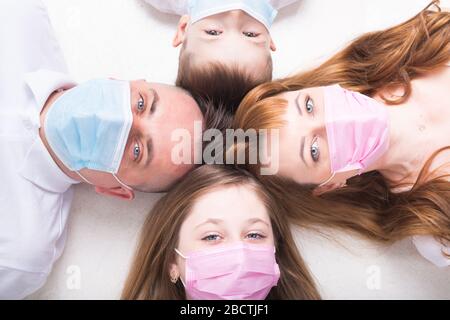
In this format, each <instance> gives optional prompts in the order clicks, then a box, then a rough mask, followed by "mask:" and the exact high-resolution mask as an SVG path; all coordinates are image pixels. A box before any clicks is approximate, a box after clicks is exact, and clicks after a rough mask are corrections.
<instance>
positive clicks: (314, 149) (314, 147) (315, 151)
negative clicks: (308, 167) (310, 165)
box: [311, 140, 320, 162]
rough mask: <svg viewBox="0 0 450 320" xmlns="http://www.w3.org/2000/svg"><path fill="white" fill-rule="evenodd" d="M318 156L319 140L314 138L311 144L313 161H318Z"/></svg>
mask: <svg viewBox="0 0 450 320" xmlns="http://www.w3.org/2000/svg"><path fill="white" fill-rule="evenodd" d="M319 157H320V149H319V142H318V141H317V140H316V141H314V143H313V144H312V146H311V158H312V159H313V160H314V162H317V161H319Z"/></svg>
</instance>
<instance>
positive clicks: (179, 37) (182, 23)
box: [172, 15, 190, 48]
mask: <svg viewBox="0 0 450 320" xmlns="http://www.w3.org/2000/svg"><path fill="white" fill-rule="evenodd" d="M189 20H190V19H189V16H188V15H184V16H182V17H181V18H180V20H179V21H178V26H177V32H176V33H175V37H174V38H173V41H172V45H173V46H174V47H175V48H176V47H178V46H179V45H180V44H182V43H183V42H184V40H185V37H186V30H187V27H188V25H189Z"/></svg>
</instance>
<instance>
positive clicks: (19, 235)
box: [0, 0, 77, 299]
mask: <svg viewBox="0 0 450 320" xmlns="http://www.w3.org/2000/svg"><path fill="white" fill-rule="evenodd" d="M0 47H1V50H0V70H1V71H0V299H21V298H24V297H26V296H27V295H29V294H31V293H32V292H34V291H36V290H37V289H39V288H40V287H41V286H42V285H43V284H44V283H45V281H46V278H47V276H48V274H49V273H50V271H51V269H52V265H53V263H54V262H55V261H56V260H57V259H58V257H59V256H60V255H61V253H62V249H63V247H64V242H65V230H66V228H65V226H66V222H67V218H68V214H69V209H70V204H71V201H72V193H73V192H72V188H70V187H71V185H73V184H75V183H77V182H76V181H74V180H72V179H70V178H69V177H67V176H66V175H65V174H64V173H63V172H62V171H61V170H60V169H59V167H58V166H57V165H56V164H55V162H54V161H53V159H52V158H51V156H50V154H49V153H48V151H47V149H46V148H45V146H44V144H43V143H42V141H41V139H40V137H39V131H38V130H39V127H40V120H39V114H40V111H41V109H42V107H43V106H44V104H45V102H46V100H47V99H48V97H49V95H50V94H51V93H52V92H53V91H55V90H56V89H58V88H61V87H67V88H69V87H72V86H74V85H75V83H74V82H73V81H72V80H71V79H69V78H68V76H67V75H66V72H67V68H66V65H65V63H64V59H63V55H62V53H61V51H60V49H59V46H58V43H57V41H56V39H55V37H54V34H53V30H52V27H51V25H50V22H49V20H48V15H47V12H46V9H45V6H44V5H43V4H42V3H41V1H40V0H21V1H17V0H1V1H0ZM43 69H46V70H43Z"/></svg>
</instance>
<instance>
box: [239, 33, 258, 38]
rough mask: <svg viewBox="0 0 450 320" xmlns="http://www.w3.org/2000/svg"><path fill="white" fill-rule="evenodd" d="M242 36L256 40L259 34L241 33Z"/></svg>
mask: <svg viewBox="0 0 450 320" xmlns="http://www.w3.org/2000/svg"><path fill="white" fill-rule="evenodd" d="M243 34H244V36H246V37H249V38H256V37H257V36H259V34H258V33H256V32H243Z"/></svg>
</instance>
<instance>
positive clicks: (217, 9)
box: [189, 0, 278, 30]
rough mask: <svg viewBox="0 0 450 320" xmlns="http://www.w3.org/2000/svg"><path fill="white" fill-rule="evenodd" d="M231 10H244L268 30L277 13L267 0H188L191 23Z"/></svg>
mask: <svg viewBox="0 0 450 320" xmlns="http://www.w3.org/2000/svg"><path fill="white" fill-rule="evenodd" d="M231 10H242V11H244V12H246V13H247V14H248V15H250V16H252V17H253V18H255V19H256V20H258V21H259V22H261V23H262V24H263V25H264V26H265V27H266V28H267V29H268V30H269V29H270V27H271V26H272V23H273V20H274V19H275V17H276V16H277V14H278V11H277V10H275V8H274V7H272V5H271V4H270V3H269V1H268V0H189V15H190V19H191V23H195V22H197V21H199V20H201V19H203V18H206V17H209V16H212V15H214V14H218V13H223V12H227V11H231Z"/></svg>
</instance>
